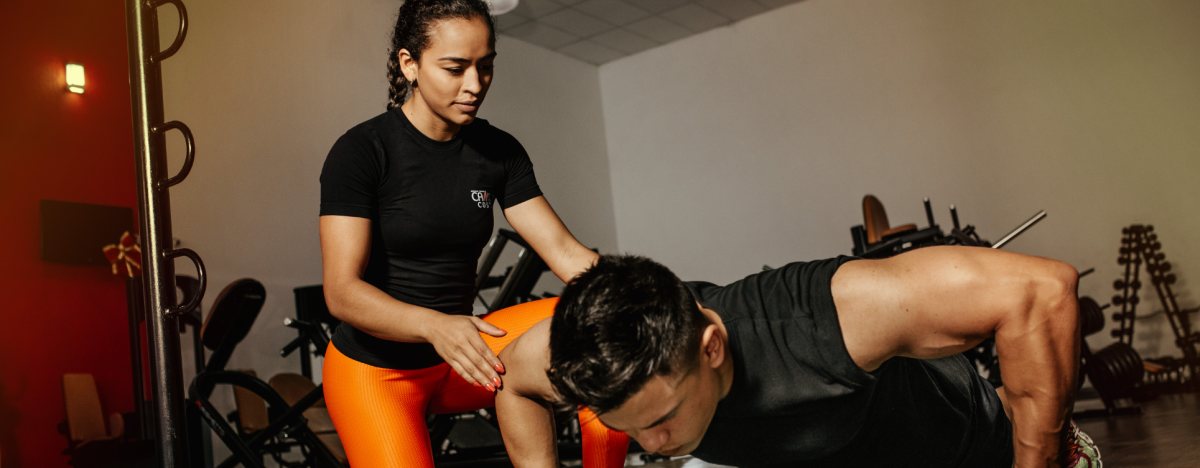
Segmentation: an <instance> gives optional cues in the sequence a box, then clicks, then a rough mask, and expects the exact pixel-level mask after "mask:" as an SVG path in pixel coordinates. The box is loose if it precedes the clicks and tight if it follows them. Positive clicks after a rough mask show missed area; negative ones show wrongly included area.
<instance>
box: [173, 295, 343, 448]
mask: <svg viewBox="0 0 1200 468" xmlns="http://www.w3.org/2000/svg"><path fill="white" fill-rule="evenodd" d="M265 301H266V289H265V288H264V287H263V286H262V284H261V283H259V282H258V281H255V280H253V279H241V280H237V281H234V282H233V283H230V284H229V286H227V287H226V288H225V289H224V290H223V291H221V294H220V295H218V296H217V298H216V300H215V301H214V302H213V305H212V308H211V309H210V311H209V313H208V316H207V317H206V318H205V320H204V322H203V323H202V324H201V325H200V327H199V328H198V329H196V332H197V335H198V339H199V341H200V342H201V344H202V345H203V348H205V349H208V350H211V351H212V354H211V355H210V356H209V357H208V359H204V354H205V353H204V350H203V349H199V350H198V351H199V352H200V354H198V355H197V358H196V361H197V365H198V366H200V367H198V372H197V375H196V377H195V378H194V379H193V380H192V383H191V385H190V386H189V388H188V402H189V404H188V405H187V406H188V408H189V409H188V422H189V423H190V424H189V431H188V434H189V436H190V437H189V441H190V446H191V454H192V456H193V460H192V466H212V465H211V464H209V463H210V462H209V461H208V460H206V459H205V457H204V456H205V455H207V454H208V453H210V450H207V447H205V444H204V442H203V440H202V439H201V437H200V434H202V433H204V432H207V431H205V430H204V428H203V426H202V425H200V424H199V421H203V422H204V423H205V424H206V425H207V426H208V427H209V428H211V429H212V430H213V432H215V433H216V434H217V437H218V438H220V439H221V441H222V442H223V443H224V444H225V445H226V446H227V447H229V449H230V451H231V452H232V455H231V456H229V457H228V458H226V459H225V460H223V461H221V462H220V463H219V464H216V466H217V467H219V468H230V467H233V466H237V465H241V466H243V467H246V468H261V467H263V466H264V464H263V459H264V457H265V456H266V455H270V456H271V457H272V458H273V459H274V460H275V461H276V463H278V464H279V465H280V466H286V467H289V468H299V467H311V468H338V467H342V466H343V465H342V463H341V462H340V461H339V460H338V458H337V456H335V455H334V454H333V453H332V452H331V451H330V450H329V448H328V447H327V446H326V445H325V443H324V442H323V441H322V440H321V438H320V437H318V436H317V435H316V434H315V433H314V432H313V431H312V430H311V429H310V428H309V426H308V420H307V419H305V417H304V412H305V411H306V410H308V409H310V408H312V407H313V406H314V405H315V404H316V403H317V402H318V401H319V400H321V399H322V398H323V396H324V394H323V392H322V390H321V387H320V386H315V387H314V388H312V389H311V390H310V391H309V392H308V393H306V394H304V395H302V396H298V397H295V398H292V399H291V400H292V401H290V402H289V401H288V400H287V399H285V398H284V397H283V396H282V395H280V392H278V391H277V390H276V388H273V387H272V386H271V385H270V384H268V383H267V382H263V381H262V380H259V379H258V378H257V377H256V376H254V375H252V374H249V373H247V372H243V371H234V370H227V369H226V368H225V366H226V364H228V362H229V358H230V356H231V355H232V354H233V351H234V349H235V348H236V347H237V345H238V344H239V343H240V342H241V341H242V340H243V339H244V338H245V337H246V334H247V333H249V331H250V327H251V326H253V324H254V321H255V319H256V318H257V317H258V314H259V312H260V311H261V310H262V306H263V303H264V302H265ZM193 326H194V323H193ZM272 380H275V379H272ZM217 385H230V386H233V387H234V388H235V391H237V392H241V393H242V395H239V396H238V397H237V398H238V399H239V400H241V401H246V402H257V401H258V400H261V402H265V404H266V408H265V412H266V417H265V418H261V417H260V418H257V420H256V418H254V416H255V414H248V413H249V411H252V410H249V411H248V410H247V408H245V407H239V410H238V412H237V413H236V414H231V415H229V416H228V417H225V416H223V415H222V414H221V412H220V411H219V410H218V409H217V408H216V407H215V406H214V405H213V403H212V401H211V398H210V397H211V395H212V392H213V390H214V389H215V387H216V386H217ZM276 387H278V385H277V386H276ZM251 395H252V396H253V398H251ZM257 413H259V414H260V413H261V412H257ZM231 422H232V423H233V425H231V424H230V423H231ZM293 447H295V448H298V449H299V450H300V452H301V455H302V459H301V460H298V461H297V460H288V459H286V458H285V457H284V455H285V454H287V453H289V452H291V451H292V448H293Z"/></svg>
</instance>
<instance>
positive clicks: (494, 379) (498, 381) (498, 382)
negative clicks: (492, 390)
mask: <svg viewBox="0 0 1200 468" xmlns="http://www.w3.org/2000/svg"><path fill="white" fill-rule="evenodd" d="M492 383H494V384H496V388H500V378H499V377H492Z"/></svg>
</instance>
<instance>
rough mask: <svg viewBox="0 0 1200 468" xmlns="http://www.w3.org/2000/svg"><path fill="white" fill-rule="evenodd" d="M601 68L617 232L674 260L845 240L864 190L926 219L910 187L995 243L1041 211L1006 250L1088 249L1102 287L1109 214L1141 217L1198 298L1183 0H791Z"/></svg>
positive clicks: (750, 261)
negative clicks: (952, 207) (952, 209)
mask: <svg viewBox="0 0 1200 468" xmlns="http://www.w3.org/2000/svg"><path fill="white" fill-rule="evenodd" d="M600 82H601V91H602V95H603V99H604V113H605V122H606V128H607V131H608V149H609V159H610V161H611V171H612V181H613V190H612V191H613V196H614V208H615V211H616V218H617V233H618V241H619V244H620V246H621V249H623V250H625V251H629V252H632V253H639V254H646V255H649V256H652V257H654V258H657V259H659V260H661V261H663V262H664V263H666V264H667V265H668V266H670V267H672V268H673V269H675V270H676V272H677V273H679V274H680V275H681V276H683V277H685V278H697V279H706V280H710V281H714V282H718V283H720V282H727V281H732V280H735V279H738V278H740V277H742V276H743V275H745V274H748V273H752V272H754V271H757V270H759V269H760V268H761V266H762V265H763V264H770V265H776V266H778V265H780V264H782V263H785V262H788V261H793V260H802V259H812V258H823V257H828V256H833V255H838V254H849V252H850V249H851V246H852V243H851V239H850V236H849V228H850V226H852V225H855V224H861V223H862V214H861V213H862V212H861V204H860V203H861V199H862V197H863V195H864V194H868V193H873V194H875V195H876V196H878V197H879V198H880V200H882V201H883V202H884V204H885V205H886V207H887V208H888V211H889V213H888V214H889V217H890V219H891V221H892V224H902V223H904V222H915V223H917V224H919V225H921V226H924V225H925V221H924V220H925V216H924V213H923V210H922V205H921V199H922V197H926V196H927V197H930V198H931V199H932V200H933V203H934V206H935V207H936V210H935V215H936V216H937V220H938V222H939V223H940V224H941V225H943V226H949V225H950V217H949V214H948V211H947V206H948V205H949V204H951V203H954V204H957V206H958V208H959V214H960V217H961V219H962V220H963V221H964V223H969V224H973V225H975V226H976V227H977V228H978V230H979V232H980V233H981V234H982V235H983V237H984V238H989V239H991V240H993V241H995V240H997V239H998V238H999V237H1000V236H1002V235H1003V234H1004V233H1006V232H1007V231H1008V230H1010V229H1012V228H1013V227H1015V226H1016V225H1018V224H1019V223H1021V222H1022V221H1024V220H1025V219H1026V218H1028V217H1029V216H1030V215H1032V214H1033V213H1035V212H1036V211H1037V210H1038V209H1045V210H1047V211H1048V212H1049V214H1050V216H1049V218H1047V219H1046V220H1044V221H1042V223H1040V224H1039V225H1037V226H1036V227H1034V228H1033V230H1031V231H1029V232H1027V233H1026V234H1024V235H1023V236H1021V237H1019V238H1018V239H1017V240H1016V241H1014V242H1013V243H1011V244H1010V247H1009V249H1010V250H1013V251H1017V252H1023V253H1029V254H1035V255H1044V256H1049V257H1054V258H1058V259H1062V260H1064V261H1066V262H1069V263H1071V264H1072V265H1075V266H1076V267H1078V268H1079V269H1080V270H1083V269H1086V268H1089V267H1095V268H1096V273H1095V274H1093V275H1092V276H1090V277H1087V278H1085V279H1084V280H1083V281H1082V283H1081V286H1080V290H1081V293H1083V294H1090V295H1093V296H1095V297H1096V298H1097V299H1099V301H1100V303H1101V304H1104V303H1106V302H1108V298H1109V297H1110V296H1111V295H1112V289H1111V284H1112V283H1111V281H1112V280H1113V279H1115V278H1116V277H1117V276H1118V274H1119V272H1118V270H1117V268H1118V265H1117V264H1116V258H1117V253H1118V252H1117V248H1118V246H1119V240H1120V229H1121V227H1122V226H1123V225H1128V224H1131V223H1152V224H1154V225H1155V226H1156V227H1157V229H1158V231H1159V235H1160V237H1161V240H1162V242H1163V244H1164V248H1165V252H1166V254H1167V256H1168V259H1169V260H1171V261H1172V262H1173V263H1174V264H1175V265H1176V266H1177V271H1176V272H1177V274H1178V275H1179V278H1180V283H1179V284H1178V285H1177V289H1176V290H1177V291H1179V292H1180V293H1181V303H1182V304H1184V305H1185V306H1189V305H1195V304H1196V302H1197V301H1196V298H1195V296H1194V295H1192V294H1189V292H1188V291H1189V290H1190V289H1195V288H1196V287H1197V283H1196V281H1194V280H1192V278H1194V277H1195V275H1197V274H1200V273H1198V272H1197V271H1198V270H1197V268H1200V252H1197V250H1196V249H1195V247H1194V244H1193V243H1192V240H1193V239H1194V237H1195V233H1197V232H1200V216H1198V215H1197V211H1198V210H1197V208H1200V184H1198V183H1197V176H1200V86H1197V83H1200V3H1196V2H1190V1H1155V2H1134V1H1124V2H1082V1H1070V2H1050V3H1046V2H1037V1H1015V2H1014V1H1008V2H956V1H948V0H938V1H922V0H906V1H894V2H874V1H867V0H839V1H833V0H809V1H805V2H801V3H798V4H795V5H791V6H788V7H784V8H781V9H779V10H775V11H772V12H770V13H768V14H764V15H760V16H756V17H751V18H748V19H746V20H744V21H741V22H739V23H736V24H734V25H732V26H730V27H726V28H721V29H717V30H713V31H711V32H708V33H704V34H701V35H698V36H694V37H691V38H687V39H685V40H682V41H679V42H676V43H672V44H668V45H666V46H663V47H660V48H656V49H652V50H650V51H647V52H644V53H641V54H639V55H635V56H632V57H628V58H625V59H621V60H618V61H616V62H612V63H609V64H605V65H603V66H601V67H600ZM1147 284H1148V282H1147ZM1153 295H1154V294H1153V292H1152V290H1150V289H1147V290H1145V291H1143V298H1144V299H1149V301H1147V302H1148V303H1143V306H1142V308H1141V312H1142V313H1148V312H1151V311H1154V310H1158V309H1159V305H1158V304H1157V302H1158V301H1157V299H1156V298H1151V297H1149V296H1153ZM1160 319H1161V317H1160ZM1109 327H1111V324H1109ZM1137 327H1138V329H1139V330H1140V333H1138V334H1137V336H1136V337H1135V346H1136V347H1138V348H1139V349H1140V350H1141V351H1143V353H1144V354H1146V355H1147V357H1149V356H1159V355H1163V354H1176V353H1177V349H1176V348H1175V347H1174V345H1173V344H1172V342H1173V338H1169V339H1168V336H1167V335H1169V334H1170V332H1169V328H1168V327H1166V325H1165V323H1164V322H1163V321H1162V320H1150V321H1145V322H1139V323H1138V326H1137ZM1104 333H1105V334H1107V332H1104ZM1108 341H1110V339H1109V338H1107V337H1106V336H1093V337H1092V338H1091V342H1092V344H1093V345H1094V346H1095V345H1102V344H1104V343H1106V342H1108Z"/></svg>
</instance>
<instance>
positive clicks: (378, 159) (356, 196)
mask: <svg viewBox="0 0 1200 468" xmlns="http://www.w3.org/2000/svg"><path fill="white" fill-rule="evenodd" d="M383 171H384V168H383V149H382V146H380V145H379V144H378V143H377V142H376V141H375V139H373V138H371V134H370V132H368V131H366V130H364V129H361V128H354V129H351V130H350V131H349V132H346V134H345V135H342V137H341V138H338V140H337V142H336V143H334V144H333V148H332V149H330V150H329V155H328V156H327V157H326V158H325V166H324V167H323V168H322V169H321V216H329V215H333V216H353V217H356V218H367V219H375V218H376V213H378V210H377V209H376V204H377V203H376V200H377V193H378V187H379V182H380V179H381V177H382V174H383Z"/></svg>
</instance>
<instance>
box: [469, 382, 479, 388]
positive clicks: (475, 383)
mask: <svg viewBox="0 0 1200 468" xmlns="http://www.w3.org/2000/svg"><path fill="white" fill-rule="evenodd" d="M471 385H474V386H476V387H480V386H481V385H479V382H471Z"/></svg>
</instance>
